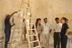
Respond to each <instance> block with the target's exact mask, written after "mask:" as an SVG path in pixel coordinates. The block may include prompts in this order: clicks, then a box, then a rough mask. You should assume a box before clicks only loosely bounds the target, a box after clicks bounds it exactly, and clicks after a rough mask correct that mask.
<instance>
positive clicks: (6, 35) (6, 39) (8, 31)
mask: <svg viewBox="0 0 72 48" xmlns="http://www.w3.org/2000/svg"><path fill="white" fill-rule="evenodd" d="M10 34H11V29H6V30H5V48H8V42H9V39H10Z"/></svg>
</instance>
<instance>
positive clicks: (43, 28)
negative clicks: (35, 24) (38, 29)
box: [42, 23, 50, 34]
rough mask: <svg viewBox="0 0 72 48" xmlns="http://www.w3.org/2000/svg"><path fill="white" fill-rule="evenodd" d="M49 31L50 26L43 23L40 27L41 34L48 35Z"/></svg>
mask: <svg viewBox="0 0 72 48" xmlns="http://www.w3.org/2000/svg"><path fill="white" fill-rule="evenodd" d="M49 31H50V25H49V24H48V23H46V24H45V23H44V24H43V25H42V33H43V34H48V33H49Z"/></svg>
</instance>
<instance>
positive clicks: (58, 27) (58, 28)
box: [54, 23, 62, 32]
mask: <svg viewBox="0 0 72 48" xmlns="http://www.w3.org/2000/svg"><path fill="white" fill-rule="evenodd" d="M61 29H62V24H61V23H58V24H56V25H55V28H54V30H55V32H61Z"/></svg>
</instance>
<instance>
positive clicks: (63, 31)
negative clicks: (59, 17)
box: [61, 23, 69, 36]
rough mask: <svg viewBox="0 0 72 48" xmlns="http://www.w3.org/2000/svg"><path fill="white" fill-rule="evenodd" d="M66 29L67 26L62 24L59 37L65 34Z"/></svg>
mask: <svg viewBox="0 0 72 48" xmlns="http://www.w3.org/2000/svg"><path fill="white" fill-rule="evenodd" d="M67 29H69V27H68V24H66V23H64V24H63V25H62V29H61V35H62V36H63V35H65V34H66V31H67Z"/></svg>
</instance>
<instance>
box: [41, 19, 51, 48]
mask: <svg viewBox="0 0 72 48" xmlns="http://www.w3.org/2000/svg"><path fill="white" fill-rule="evenodd" d="M49 33H50V25H49V24H48V23H47V18H44V24H43V25H42V40H43V41H42V46H43V48H48V46H49Z"/></svg>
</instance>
